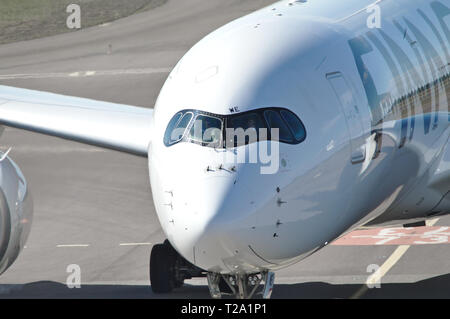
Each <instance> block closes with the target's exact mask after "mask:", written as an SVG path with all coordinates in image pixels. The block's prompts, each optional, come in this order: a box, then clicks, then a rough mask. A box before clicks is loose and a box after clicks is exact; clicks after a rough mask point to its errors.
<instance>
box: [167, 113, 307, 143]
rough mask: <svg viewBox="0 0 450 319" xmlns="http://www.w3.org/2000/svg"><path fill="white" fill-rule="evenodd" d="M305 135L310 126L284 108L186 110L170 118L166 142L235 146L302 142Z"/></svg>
mask: <svg viewBox="0 0 450 319" xmlns="http://www.w3.org/2000/svg"><path fill="white" fill-rule="evenodd" d="M272 129H277V130H278V134H273V135H272V134H271V133H272V132H271V130H272ZM277 135H278V136H277ZM305 138H306V129H305V127H304V125H303V123H302V122H301V120H300V119H299V118H298V117H297V115H295V114H294V113H293V112H291V111H289V110H288V109H284V108H275V107H274V108H264V109H256V110H252V111H248V112H243V113H235V114H231V115H218V114H212V113H208V112H203V111H198V110H185V111H181V112H178V113H177V114H175V115H174V117H173V118H172V119H171V120H170V122H169V124H168V126H167V129H166V132H165V135H164V144H165V145H166V146H172V145H174V144H176V143H178V142H181V141H185V142H191V143H195V144H200V145H202V146H206V147H213V148H234V147H239V146H243V145H247V144H251V143H255V142H259V141H265V140H273V141H275V140H276V141H279V142H282V143H287V144H299V143H301V142H303V141H304V140H305Z"/></svg>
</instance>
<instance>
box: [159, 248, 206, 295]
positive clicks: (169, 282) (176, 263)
mask: <svg viewBox="0 0 450 319" xmlns="http://www.w3.org/2000/svg"><path fill="white" fill-rule="evenodd" d="M205 274H206V273H205V272H204V271H203V270H202V269H200V268H198V267H196V266H194V265H192V264H191V263H190V262H188V261H187V260H186V259H184V258H183V257H182V256H181V255H180V254H179V253H178V252H177V251H176V250H175V249H174V248H173V247H172V245H171V244H170V243H169V241H168V240H166V241H165V242H164V243H163V244H157V245H154V246H153V248H152V252H151V255H150V282H151V287H152V290H153V292H154V293H157V294H162V293H169V292H171V291H172V290H173V289H175V288H180V287H181V286H183V284H184V281H185V280H186V279H191V278H193V277H205Z"/></svg>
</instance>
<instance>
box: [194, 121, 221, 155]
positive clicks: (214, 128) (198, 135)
mask: <svg viewBox="0 0 450 319" xmlns="http://www.w3.org/2000/svg"><path fill="white" fill-rule="evenodd" d="M222 124H223V121H222V120H221V119H220V118H217V117H212V116H207V115H198V116H197V117H196V119H195V121H194V124H193V125H192V127H191V130H190V132H189V139H190V140H191V142H193V143H199V144H202V145H203V146H209V147H220V146H221V143H222V132H223V125H222Z"/></svg>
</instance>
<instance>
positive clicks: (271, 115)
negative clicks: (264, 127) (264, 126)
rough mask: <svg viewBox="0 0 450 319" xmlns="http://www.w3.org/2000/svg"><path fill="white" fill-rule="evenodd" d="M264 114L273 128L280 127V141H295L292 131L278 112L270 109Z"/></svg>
mask: <svg viewBox="0 0 450 319" xmlns="http://www.w3.org/2000/svg"><path fill="white" fill-rule="evenodd" d="M264 116H265V117H266V121H267V123H268V124H269V127H270V128H271V129H278V134H279V136H278V138H279V141H280V142H285V143H294V142H295V140H294V136H293V135H292V133H291V131H290V130H289V129H288V127H287V126H286V123H285V122H284V121H283V119H282V118H281V116H280V114H279V113H278V112H275V111H272V110H268V111H265V112H264Z"/></svg>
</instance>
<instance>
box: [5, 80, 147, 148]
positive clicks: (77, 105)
mask: <svg viewBox="0 0 450 319" xmlns="http://www.w3.org/2000/svg"><path fill="white" fill-rule="evenodd" d="M152 117H153V109H147V108H142V107H134V106H129V105H122V104H115V103H108V102H100V101H95V100H89V99H84V98H77V97H69V96H64V95H59V94H53V93H47V92H40V91H32V90H26V89H19V88H13V87H8V86H1V85H0V125H6V126H11V127H16V128H20V129H24V130H29V131H34V132H38V133H43V134H47V135H52V136H57V137H61V138H65V139H69V140H74V141H78V142H82V143H86V144H91V145H96V146H100V147H104V148H110V149H115V150H120V151H124V152H127V153H132V154H137V155H141V156H147V150H148V144H149V142H150V139H151V125H152V124H151V123H152Z"/></svg>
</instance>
